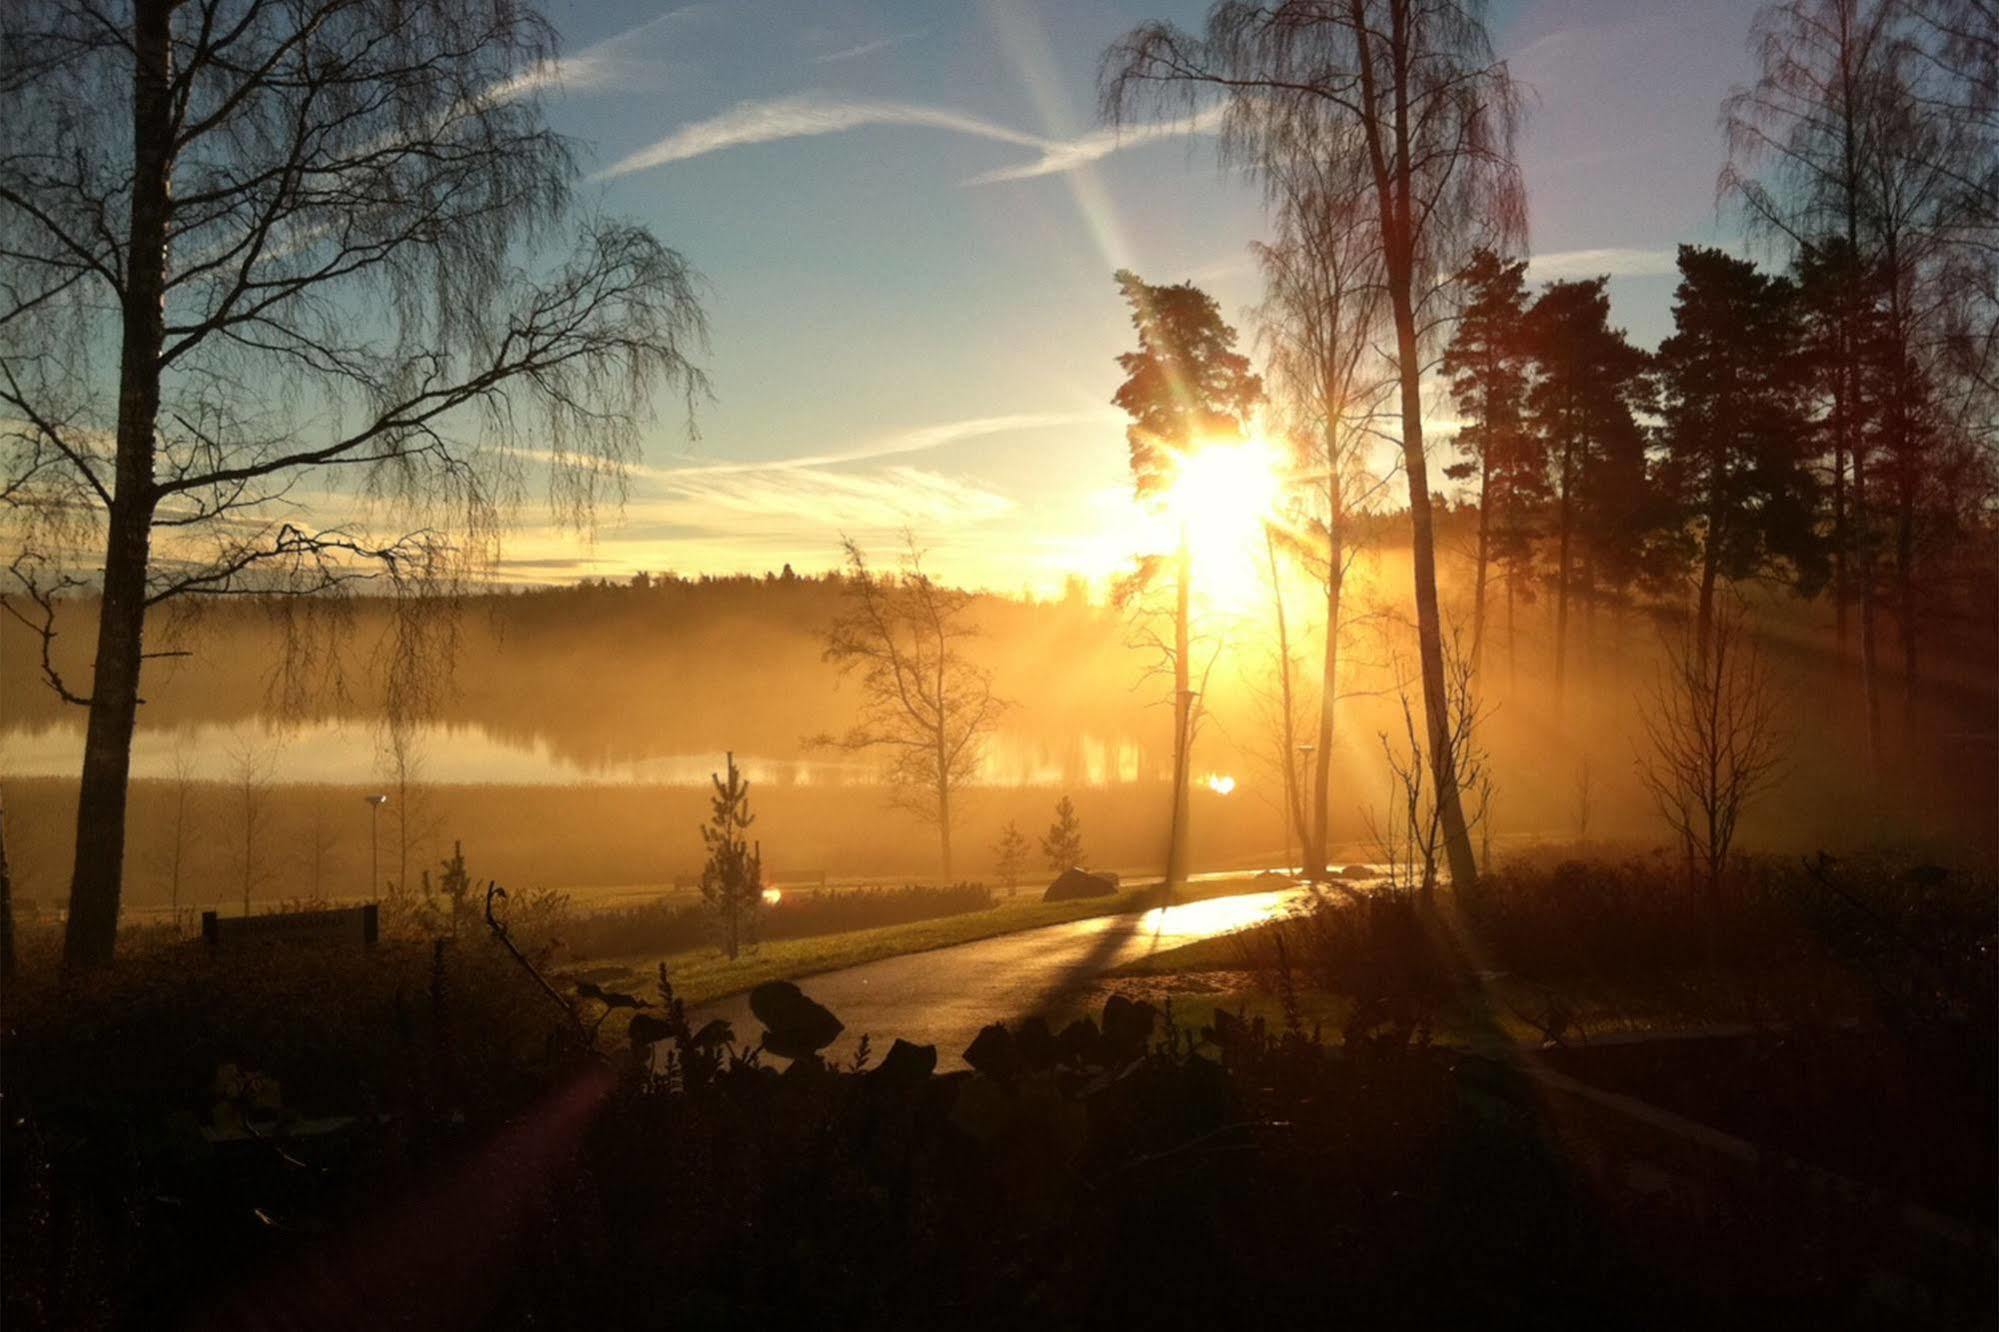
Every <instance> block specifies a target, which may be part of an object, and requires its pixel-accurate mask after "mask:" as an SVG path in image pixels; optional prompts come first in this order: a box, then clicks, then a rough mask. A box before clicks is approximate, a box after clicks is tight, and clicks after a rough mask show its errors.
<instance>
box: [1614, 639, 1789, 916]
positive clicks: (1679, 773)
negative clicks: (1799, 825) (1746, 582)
mask: <svg viewBox="0 0 1999 1332" xmlns="http://www.w3.org/2000/svg"><path fill="white" fill-rule="evenodd" d="M1644 720H1645V733H1646V737H1647V740H1648V744H1649V749H1648V752H1646V753H1644V754H1641V755H1640V757H1639V763H1638V773H1639V777H1640V778H1641V780H1643V782H1644V783H1645V788H1646V790H1648V791H1649V792H1650V793H1651V795H1652V800H1653V803H1654V804H1655V805H1656V806H1657V808H1658V810H1659V814H1660V817H1662V818H1664V819H1665V820H1666V822H1667V824H1668V825H1669V826H1670V827H1671V828H1672V829H1673V833H1674V835H1675V836H1677V837H1678V838H1679V839H1680V844H1681V848H1682V850H1683V852H1684V854H1685V856H1686V865H1687V877H1688V885H1689V887H1690V888H1703V889H1705V891H1706V894H1707V897H1708V900H1709V904H1710V905H1714V904H1715V902H1716V901H1717V899H1718V898H1719V896H1720V893H1721V882H1722V872H1723V870H1724V869H1725V868H1726V867H1727V864H1728V854H1729V849H1730V848H1731V847H1732V846H1733V845H1734V843H1735V833H1736V829H1737V827H1738V826H1739V825H1740V823H1741V819H1742V813H1743V811H1744V810H1745V809H1747V808H1748V806H1749V804H1750V803H1751V802H1752V801H1753V800H1755V798H1756V797H1757V796H1758V795H1759V794H1761V793H1762V792H1763V791H1764V790H1765V789H1766V788H1767V787H1768V786H1769V784H1770V782H1771V781H1772V780H1773V778H1774V777H1775V775H1776V772H1777V766H1778V762H1779V760H1780V759H1781V757H1782V736H1781V735H1780V734H1779V732H1778V729H1777V699H1776V695H1775V692H1774V690H1773V687H1772V685H1771V682H1770V678H1769V673H1768V669H1767V667H1766V666H1765V665H1764V662H1763V657H1762V653H1761V652H1760V651H1759V650H1758V648H1757V646H1756V644H1755V641H1754V640H1753V639H1752V638H1751V637H1750V636H1749V632H1748V629H1747V627H1746V624H1745V621H1744V617H1743V615H1742V613H1741V611H1740V609H1739V608H1738V607H1736V606H1735V605H1734V604H1733V603H1723V604H1722V605H1721V606H1718V607H1717V608H1716V610H1715V613H1714V616H1713V618H1712V620H1711V621H1710V622H1709V624H1708V627H1707V630H1706V633H1705V635H1703V634H1702V632H1701V631H1700V629H1699V628H1698V627H1697V626H1692V625H1690V626H1689V629H1688V631H1687V632H1686V633H1685V634H1684V636H1682V637H1681V638H1680V639H1679V640H1677V641H1674V642H1670V643H1669V644H1668V647H1667V656H1666V662H1665V664H1664V665H1663V666H1662V667H1661V669H1660V673H1659V679H1658V681H1657V683H1656V684H1655V685H1654V687H1653V690H1652V696H1651V698H1650V700H1649V706H1648V707H1647V708H1646V709H1645V713H1644Z"/></svg>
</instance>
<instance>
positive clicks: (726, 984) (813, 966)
mask: <svg viewBox="0 0 1999 1332" xmlns="http://www.w3.org/2000/svg"><path fill="white" fill-rule="evenodd" d="M1279 886H1282V881H1279V880H1273V879H1268V878H1262V877H1259V876H1256V875H1250V874H1245V875H1242V876H1240V877H1235V878H1227V879H1214V880H1204V881H1199V882H1195V883H1191V884H1188V885H1187V886H1186V888H1185V889H1184V890H1182V891H1181V892H1180V893H1179V894H1177V895H1176V896H1175V899H1174V900H1175V901H1176V902H1194V901H1200V900H1203V899H1206V898H1211V897H1231V896H1235V895H1237V894H1240V893H1260V892H1269V891H1270V890H1271V889H1272V888H1274V887H1279ZM1158 891H1159V890H1158V886H1157V885H1156V884H1138V885H1133V886H1131V887H1127V888H1124V889H1122V890H1121V891H1119V892H1117V893H1114V894H1112V895H1111V896H1109V897H1092V898H1083V899H1080V900H1078V901H1073V902H1043V901H1042V900H1041V899H1040V897H1039V895H1038V894H1036V895H1032V896H1030V895H1028V894H1025V893H1023V894H1022V895H1021V896H1019V897H1008V898H1002V899H1000V901H999V902H998V903H997V904H995V905H994V906H993V907H992V908H991V909H990V910H986V911H970V912H964V913H962V914H959V915H952V916H939V917H937V918H935V919H933V920H919V921H912V922H910V923H908V924H905V925H887V926H883V927H881V928H879V929H872V930H849V931H846V932H844V933H840V934H822V935H816V936H814V937H812V938H809V939H784V940H780V941H778V942H775V943H766V944H762V945H759V946H758V947H756V948H754V949H751V950H749V951H747V952H745V953H743V955H742V956H740V957H738V958H737V959H736V960H735V961H733V962H731V961H730V960H729V959H728V958H727V957H725V956H724V955H723V954H722V951H721V950H720V949H718V948H701V949H696V950H694V951H691V952H684V953H671V954H665V955H661V954H656V953H653V954H640V955H635V956H631V957H618V958H604V959H597V960H592V961H590V962H588V963H581V964H578V965H575V966H570V967H564V968H562V970H563V972H564V973H565V974H566V975H569V976H571V977H574V978H577V979H584V980H591V981H595V982H597V983H598V984H600V985H607V986H609V987H610V988H612V989H624V990H631V991H634V992H637V993H642V994H643V993H648V992H649V991H650V990H651V987H652V983H653V977H654V975H655V973H656V972H657V970H658V967H659V964H660V963H661V962H664V963H666V970H667V975H668V976H669V977H670V978H671V979H672V981H673V988H674V991H675V993H677V994H678V995H679V996H680V997H681V998H682V999H684V1000H685V1001H686V1002H688V1003H690V1004H699V1003H706V1002H707V1001H709V1000H711V999H720V998H722V997H724V996H726V995H731V994H740V993H741V992H742V991H744V990H748V989H753V988H755V987H756V986H758V985H761V984H763V983H764V982H765V981H768V980H798V979H800V978H802V977H805V976H814V975H818V974H819V973H821V972H826V971H839V970H841V969H842V968H845V967H853V966H859V965H860V964H862V963H863V962H875V961H879V960H880V959H882V958H885V957H897V956H900V955H902V954H904V953H922V952H928V951H929V950H931V949H933V948H949V947H951V946H952V945H954V944H962V943H972V942H974V941H976V940H979V939H990V938H992V937H994V936H995V935H1001V934H1016V933H1018V932H1020V931H1022V930H1033V929H1039V928H1041V927H1042V926H1045V925H1062V924H1066V923H1068V922H1069V921H1072V920H1086V919H1089V918H1090V917H1093V916H1116V915H1122V914H1125V913H1127V912H1135V911H1144V910H1147V909H1149V908H1150V907H1153V906H1155V905H1157V897H1158Z"/></svg>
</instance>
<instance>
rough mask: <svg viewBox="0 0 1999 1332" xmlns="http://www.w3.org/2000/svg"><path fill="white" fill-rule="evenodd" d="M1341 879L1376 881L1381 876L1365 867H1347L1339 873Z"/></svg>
mask: <svg viewBox="0 0 1999 1332" xmlns="http://www.w3.org/2000/svg"><path fill="white" fill-rule="evenodd" d="M1340 877H1341V878H1342V879H1378V878H1380V877H1381V875H1379V874H1377V873H1375V872H1374V871H1373V870H1371V869H1369V868H1368V867H1367V866H1365V865H1349V866H1347V867H1346V868H1345V869H1343V870H1341V871H1340Z"/></svg>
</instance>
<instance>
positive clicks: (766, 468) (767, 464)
mask: <svg viewBox="0 0 1999 1332" xmlns="http://www.w3.org/2000/svg"><path fill="white" fill-rule="evenodd" d="M1113 419H1117V420H1121V419H1122V418H1121V417H1119V416H1118V414H1117V413H1116V412H1115V411H1112V410H1111V409H1110V408H1108V407H1105V408H1099V409H1096V410H1093V411H1086V412H1014V413H1011V414H1009V415H1005V416H974V417H968V418H966V419H964V420H961V421H941V422H938V423H936V424H934V425H926V426H913V427H910V428H909V429H905V430H898V431H896V432H894V433H893V434H888V435H882V436H880V437H878V438H876V439H871V440H867V441H864V442H862V443H859V444H855V445H853V446H852V447H850V448H845V449H836V450H831V451H828V452H824V453H809V454H801V455H799V456H797V457H791V458H773V459H767V460H762V461H743V462H715V463H695V464H693V465H691V466H686V467H649V468H646V469H645V473H646V475H649V476H658V477H669V478H671V477H683V476H694V475H702V476H723V475H727V474H730V473H738V472H782V471H797V470H800V469H804V468H812V467H836V466H839V465H840V464H842V463H857V462H868V461H871V460H874V459H878V458H891V457H896V456H898V455H902V454H909V453H924V452H927V451H929V450H931V449H939V448H943V447H944V446H945V445H947V444H961V443H964V442H965V441H967V440H973V439H983V438H985V437H986V436H989V435H1010V434H1016V433H1020V432H1023V431H1029V430H1053V429H1059V428H1061V427H1063V426H1079V425H1094V424H1098V423H1101V422H1103V421H1105V420H1113Z"/></svg>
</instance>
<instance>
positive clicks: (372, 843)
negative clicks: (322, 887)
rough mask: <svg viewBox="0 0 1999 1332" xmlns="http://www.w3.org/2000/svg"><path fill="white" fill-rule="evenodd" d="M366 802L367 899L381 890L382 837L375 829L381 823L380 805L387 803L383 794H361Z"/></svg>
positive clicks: (386, 798) (372, 897)
mask: <svg viewBox="0 0 1999 1332" xmlns="http://www.w3.org/2000/svg"><path fill="white" fill-rule="evenodd" d="M361 798H362V799H363V800H365V801H367V802H368V900H369V901H373V900H374V898H375V894H376V893H379V892H380V891H381V890H382V839H381V837H380V836H379V835H378V834H377V832H376V829H377V828H378V827H380V825H381V821H382V820H381V814H382V806H384V805H386V804H388V803H389V798H388V797H387V796H385V795H369V796H362V797H361Z"/></svg>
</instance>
